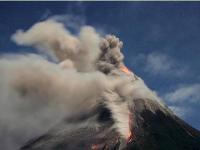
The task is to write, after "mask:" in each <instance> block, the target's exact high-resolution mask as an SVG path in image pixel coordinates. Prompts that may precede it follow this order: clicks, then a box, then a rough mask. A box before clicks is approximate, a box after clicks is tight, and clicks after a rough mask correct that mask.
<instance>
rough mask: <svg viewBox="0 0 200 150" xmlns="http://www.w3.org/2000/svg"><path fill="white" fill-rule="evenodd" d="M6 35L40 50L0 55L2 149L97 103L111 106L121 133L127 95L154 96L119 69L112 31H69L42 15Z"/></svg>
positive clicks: (119, 55) (120, 59) (125, 124)
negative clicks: (104, 32)
mask: <svg viewBox="0 0 200 150" xmlns="http://www.w3.org/2000/svg"><path fill="white" fill-rule="evenodd" d="M12 40H13V41H15V42H16V43H17V44H19V45H24V46H33V47H35V48H36V49H38V50H39V53H40V54H41V56H40V55H38V54H37V55H36V54H28V55H27V54H26V55H25V54H12V55H3V56H1V59H0V72H1V77H0V138H1V142H0V145H1V148H2V149H4V150H6V149H9V150H11V149H16V148H17V147H19V146H21V145H22V143H23V142H25V141H27V140H28V139H30V138H32V137H34V136H36V135H39V134H42V133H43V132H45V131H46V129H48V128H50V127H51V126H53V125H54V124H55V123H57V122H58V121H60V120H61V119H62V118H66V117H69V116H75V117H76V116H77V115H80V114H82V113H85V112H87V111H90V110H91V109H92V108H93V107H96V106H97V105H98V104H99V103H105V104H106V106H107V107H108V108H109V109H110V110H111V111H112V114H113V118H114V120H116V124H115V126H114V127H115V128H117V129H118V131H119V133H120V134H121V135H122V137H126V136H127V135H128V132H129V125H128V121H129V118H128V113H129V110H128V105H129V100H130V99H134V97H135V98H140V97H144V95H145V96H147V97H148V98H151V97H154V96H155V95H154V94H152V92H150V91H149V90H148V88H147V87H146V86H145V85H144V83H143V82H142V80H140V79H139V78H138V80H137V81H135V80H136V78H135V76H133V75H127V74H125V73H124V72H123V71H121V70H120V67H121V66H123V58H124V56H123V54H122V53H121V51H120V50H121V48H122V42H121V41H120V40H119V39H118V38H117V37H115V36H113V35H107V36H106V37H105V38H103V37H101V36H100V35H99V34H98V33H97V32H96V30H95V29H94V28H93V27H90V26H83V27H81V28H80V32H79V33H78V34H77V35H73V34H71V33H70V31H68V30H67V29H66V28H65V27H64V25H63V24H62V23H59V22H56V21H53V20H47V21H43V22H39V23H36V24H35V25H33V26H32V27H31V28H30V29H28V30H27V31H23V30H18V31H17V32H16V33H15V34H14V35H13V36H12ZM44 54H45V55H46V56H48V57H47V58H49V57H52V59H53V60H54V61H49V60H48V59H46V57H44ZM133 82H135V84H133ZM141 89H142V90H141ZM152 99H157V98H152ZM122 102H123V103H122ZM74 108H75V109H74Z"/></svg>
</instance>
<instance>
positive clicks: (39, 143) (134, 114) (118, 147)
mask: <svg viewBox="0 0 200 150" xmlns="http://www.w3.org/2000/svg"><path fill="white" fill-rule="evenodd" d="M129 110H130V116H129V122H130V131H131V135H130V137H128V138H127V139H124V138H122V137H121V136H120V135H119V133H118V131H117V130H116V129H114V128H112V126H113V125H114V124H115V121H114V119H113V117H112V111H111V110H109V108H107V107H106V106H105V105H104V104H99V105H98V106H96V107H95V108H94V109H93V110H91V111H90V112H87V113H85V114H82V115H81V116H79V117H73V118H68V119H64V120H63V121H61V122H60V123H59V124H57V125H55V127H53V128H52V129H50V130H49V131H48V132H47V133H46V134H44V135H42V136H40V137H37V138H35V139H33V140H31V141H29V142H28V143H27V144H25V145H24V146H23V147H22V148H21V150H89V149H91V150H169V149H170V150H200V132H199V131H198V130H196V129H194V128H193V127H191V126H190V125H188V124H187V123H185V122H184V121H183V120H181V119H180V118H178V117H177V116H176V115H175V114H173V112H172V111H171V110H170V109H169V108H168V107H167V106H165V105H164V104H162V103H161V102H159V101H157V100H155V99H152V98H151V97H150V98H138V99H133V100H131V101H130V103H129ZM84 122H87V124H85V125H84ZM88 124H89V126H88ZM72 127H73V128H72Z"/></svg>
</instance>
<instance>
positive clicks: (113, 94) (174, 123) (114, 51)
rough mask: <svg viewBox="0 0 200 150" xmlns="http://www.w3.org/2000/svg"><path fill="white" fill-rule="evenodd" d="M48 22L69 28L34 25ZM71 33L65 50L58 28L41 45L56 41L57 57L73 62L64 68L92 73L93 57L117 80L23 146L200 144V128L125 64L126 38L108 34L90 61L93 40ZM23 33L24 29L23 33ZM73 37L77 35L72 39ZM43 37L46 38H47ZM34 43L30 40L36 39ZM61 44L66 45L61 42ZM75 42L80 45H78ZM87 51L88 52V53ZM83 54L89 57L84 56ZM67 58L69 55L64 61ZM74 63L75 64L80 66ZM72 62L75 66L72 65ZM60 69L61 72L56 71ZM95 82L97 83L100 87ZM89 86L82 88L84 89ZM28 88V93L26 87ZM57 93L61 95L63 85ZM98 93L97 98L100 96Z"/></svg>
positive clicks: (117, 148)
mask: <svg viewBox="0 0 200 150" xmlns="http://www.w3.org/2000/svg"><path fill="white" fill-rule="evenodd" d="M46 26H48V27H49V26H51V27H53V28H52V30H55V28H56V30H55V31H57V30H59V31H60V32H59V33H63V32H64V29H63V26H62V25H61V24H60V23H56V22H52V21H51V22H50V21H47V22H42V23H38V24H36V25H35V26H34V28H33V29H34V32H36V31H37V33H38V34H39V33H41V31H43V30H41V28H42V29H43V27H46ZM60 28H61V29H60ZM86 29H87V30H85V29H84V30H83V31H85V32H87V33H88V31H90V30H91V28H88V27H87V28H86ZM30 31H31V32H29V31H27V32H25V33H23V34H24V35H26V34H28V35H29V34H30V35H29V36H32V30H30ZM91 31H92V32H91ZM91 31H90V32H89V33H91V34H92V37H99V35H97V34H96V33H95V32H94V29H92V30H91ZM45 33H46V32H45ZM56 33H57V32H56ZM64 33H65V32H64ZM23 34H22V35H23ZM41 34H42V33H41ZM65 34H66V35H65V36H66V39H65V40H64V41H63V42H64V44H66V46H65V47H64V50H63V49H62V48H63V45H62V42H61V43H58V41H60V37H59V36H60V35H59V36H58V37H56V38H55V36H54V32H53V33H52V39H51V40H46V39H49V38H50V37H49V34H48V35H46V36H45V34H42V36H41V37H42V38H44V39H43V40H41V42H39V43H37V44H36V45H37V46H38V44H39V45H40V46H41V47H42V46H43V47H44V46H46V45H48V48H49V47H50V48H51V49H52V50H53V52H55V54H57V55H58V56H57V57H58V58H60V60H61V63H62V64H63V63H64V64H65V63H69V62H70V65H69V64H67V65H64V68H62V69H65V70H67V69H68V70H70V69H71V68H72V67H74V68H73V69H76V70H77V72H75V73H80V75H81V76H82V75H84V74H83V73H82V74H81V72H82V71H87V73H88V74H91V73H92V71H90V70H89V71H88V66H87V65H88V64H90V63H93V64H92V66H93V67H94V68H95V71H96V72H98V73H99V72H100V73H101V74H103V76H104V77H105V78H106V79H108V80H106V82H110V81H113V82H111V83H110V85H112V86H111V87H110V86H108V87H109V88H106V89H104V88H103V89H104V90H101V88H99V89H98V90H100V95H99V96H98V97H96V98H97V100H95V99H92V101H91V99H90V100H89V101H87V97H88V96H85V97H86V100H85V101H84V103H85V105H87V107H84V108H83V109H82V110H83V111H81V113H75V114H74V115H71V116H66V117H64V118H63V119H62V120H61V121H60V123H58V124H56V125H54V127H52V128H50V129H49V130H48V131H47V132H46V133H45V134H43V135H41V136H39V137H36V138H34V139H32V140H30V141H29V142H27V143H26V144H25V145H24V146H22V147H21V148H20V150H200V132H199V131H198V130H196V129H194V128H193V127H191V126H190V125H188V124H187V123H185V122H184V121H183V120H181V119H180V118H178V117H177V116H176V115H175V114H174V113H173V112H172V111H171V110H170V109H169V108H168V107H167V106H166V105H165V104H164V103H163V102H162V100H160V98H159V97H158V96H157V95H156V94H155V93H154V92H153V91H151V90H150V89H149V88H148V87H147V86H146V84H145V83H144V82H143V80H142V79H141V78H139V77H138V76H136V75H135V74H134V73H133V72H131V71H130V70H129V69H128V68H126V67H125V65H124V62H123V58H124V56H123V54H122V53H121V48H122V45H123V43H122V42H121V41H120V40H119V38H117V37H115V36H114V35H107V36H106V37H105V38H103V39H102V42H101V43H100V44H98V45H97V46H96V47H95V48H97V49H98V50H99V51H100V52H98V57H96V56H95V59H92V60H93V61H86V60H87V59H88V58H87V57H88V56H87V55H88V53H89V52H90V51H88V49H87V48H88V47H89V46H90V45H87V44H88V42H86V43H83V42H84V41H82V39H80V38H79V37H76V38H75V37H74V36H73V37H72V35H68V32H66V33H65ZM22 35H21V34H20V35H19V36H22ZM33 35H35V34H33ZM43 35H44V36H43ZM84 35H85V34H84ZM86 35H87V34H86ZM25 37H26V36H25ZM57 38H58V39H57ZM20 39H21V38H20ZM31 39H32V38H31ZM69 39H71V40H70V41H71V43H70V42H69ZM85 39H87V38H85ZM89 39H93V38H89ZM96 39H99V38H96ZM24 42H25V43H24V44H27V43H26V42H27V41H24ZM32 42H33V44H34V43H35V41H32ZM42 42H46V43H45V44H41V43H42ZM49 42H50V43H49ZM51 42H52V43H51ZM66 42H68V43H69V45H70V44H71V45H72V48H68V45H67V43H66ZM21 43H22V42H21ZM55 43H56V45H55ZM94 43H96V42H94V41H93V44H94ZM97 43H98V42H97ZM28 44H30V42H29V43H28ZM59 44H60V46H58V45H59ZM85 45H87V46H85ZM59 47H61V49H59ZM44 48H46V47H44ZM73 48H75V49H74V50H73V51H72V49H73ZM89 50H90V49H89ZM76 51H78V52H79V53H80V55H78V54H77V53H75V54H73V53H72V52H76ZM71 53H72V54H73V55H72V56H71V55H69V54H71ZM82 54H84V55H83V56H82ZM77 55H78V56H77ZM61 56H62V57H61ZM65 56H66V58H65ZM86 56H87V57H86ZM63 57H64V58H63ZM82 57H84V59H83V58H82ZM85 57H86V58H85ZM80 58H81V59H80ZM65 59H66V60H68V61H63V60H65ZM69 60H70V61H69ZM80 60H81V61H80ZM94 60H95V61H94ZM82 61H83V62H85V63H84V65H85V66H84V67H85V69H86V68H87V69H86V70H83V68H82V67H83V64H82ZM72 64H74V66H73V65H72ZM61 66H63V65H61ZM69 66H71V68H70V67H69ZM58 67H59V66H58ZM93 71H94V70H93ZM54 75H55V76H56V73H55V74H54ZM69 75H72V74H67V73H66V72H64V76H69ZM50 79H51V78H50ZM77 79H79V78H76V80H77ZM35 80H36V81H38V82H40V79H39V78H36V79H35V78H34V80H33V81H35ZM87 80H88V78H87ZM50 81H51V80H50ZM57 81H58V80H55V81H52V82H53V83H54V82H56V83H57ZM62 81H65V80H62ZM114 81H116V82H114ZM80 82H82V81H80ZM31 83H32V82H31ZM62 83H63V82H62ZM64 83H65V82H64ZM85 83H86V82H85ZM94 83H95V84H96V85H95V86H98V84H100V82H94ZM25 85H26V86H25V87H24V86H23V84H22V87H23V89H27V88H26V87H27V85H29V84H25ZM56 85H57V84H56ZM73 85H74V84H71V86H73ZM77 85H79V84H77ZM95 86H94V87H93V88H95ZM61 87H63V86H61ZM34 88H35V89H37V91H40V86H34ZM77 88H78V86H77ZM93 88H90V89H88V90H90V91H89V92H88V91H87V90H82V91H84V92H88V93H90V95H92V94H93V93H94V92H91V91H92V89H93ZM21 89H22V88H20V89H19V90H18V91H19V92H20V93H22V92H21V91H22V90H21ZM29 89H33V87H32V84H31V88H28V90H29ZM45 89H46V88H45ZM66 90H67V88H66ZM80 90H81V89H80ZM23 91H24V90H23ZM64 91H65V89H64ZM45 92H46V93H49V91H46V90H42V93H45ZM84 92H82V94H83V95H84ZM29 93H32V91H29V92H26V93H25V94H26V96H27V97H28V96H30V97H31V96H32V95H29ZM59 93H60V92H59ZM71 93H72V91H68V92H67V93H66V95H65V97H67V96H68V95H70V94H71ZM96 93H97V92H96ZM22 94H23V95H24V92H23V93H22ZM77 94H78V93H77ZM43 95H44V94H43ZM56 95H58V94H57V91H56ZM90 95H89V96H90ZM43 97H44V96H43ZM72 97H76V96H72ZM90 97H91V96H90ZM93 97H94V98H95V96H93ZM80 99H81V98H80ZM88 99H89V98H88ZM93 100H94V101H93ZM69 101H77V100H76V99H75V98H74V99H70V100H66V104H70V103H67V102H69ZM80 102H81V100H79V101H77V103H78V105H76V108H77V110H78V109H79V108H78V107H80V108H82V107H83V106H82V104H83V103H80ZM66 107H67V105H66ZM68 108H69V107H68ZM76 108H73V110H75V111H76ZM77 112H78V111H77Z"/></svg>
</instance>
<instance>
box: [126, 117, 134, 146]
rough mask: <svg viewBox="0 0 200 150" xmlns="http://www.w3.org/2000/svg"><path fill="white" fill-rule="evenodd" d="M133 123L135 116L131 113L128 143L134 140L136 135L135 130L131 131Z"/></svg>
mask: <svg viewBox="0 0 200 150" xmlns="http://www.w3.org/2000/svg"><path fill="white" fill-rule="evenodd" d="M132 124H133V117H132V115H131V113H129V133H128V135H127V144H128V143H130V142H132V141H133V140H134V135H133V132H132V131H131V128H132Z"/></svg>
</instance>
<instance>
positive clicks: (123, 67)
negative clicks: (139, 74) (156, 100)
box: [119, 64, 133, 75]
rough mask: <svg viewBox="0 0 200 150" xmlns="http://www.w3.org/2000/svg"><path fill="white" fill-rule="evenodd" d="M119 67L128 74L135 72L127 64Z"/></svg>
mask: <svg viewBox="0 0 200 150" xmlns="http://www.w3.org/2000/svg"><path fill="white" fill-rule="evenodd" d="M119 69H120V70H121V71H122V72H124V73H126V74H128V75H132V74H133V73H132V72H131V71H130V70H129V69H128V68H127V67H126V66H125V65H123V64H122V65H120V66H119Z"/></svg>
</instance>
